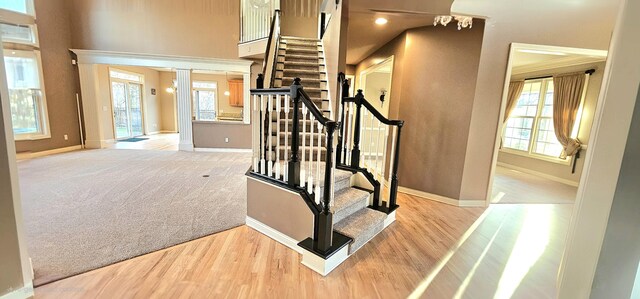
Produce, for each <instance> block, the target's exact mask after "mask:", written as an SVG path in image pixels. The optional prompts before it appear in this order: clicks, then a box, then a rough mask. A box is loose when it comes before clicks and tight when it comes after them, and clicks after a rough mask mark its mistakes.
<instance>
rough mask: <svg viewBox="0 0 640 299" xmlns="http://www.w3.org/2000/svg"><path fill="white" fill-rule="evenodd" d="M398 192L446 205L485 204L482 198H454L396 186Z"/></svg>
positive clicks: (478, 205)
mask: <svg viewBox="0 0 640 299" xmlns="http://www.w3.org/2000/svg"><path fill="white" fill-rule="evenodd" d="M398 192H402V193H406V194H409V195H413V196H418V197H422V198H425V199H429V200H433V201H437V202H441V203H446V204H448V205H452V206H456V207H485V206H486V202H485V201H484V200H468V199H454V198H450V197H446V196H442V195H437V194H432V193H428V192H424V191H419V190H414V189H411V188H407V187H398Z"/></svg>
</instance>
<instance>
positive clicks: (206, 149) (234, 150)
mask: <svg viewBox="0 0 640 299" xmlns="http://www.w3.org/2000/svg"><path fill="white" fill-rule="evenodd" d="M193 151H194V152H204V153H251V152H252V149H250V148H209V147H196V148H194V149H193Z"/></svg>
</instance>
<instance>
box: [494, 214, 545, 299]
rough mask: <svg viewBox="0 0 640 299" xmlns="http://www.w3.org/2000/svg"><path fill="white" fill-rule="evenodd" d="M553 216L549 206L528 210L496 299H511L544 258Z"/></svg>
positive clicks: (503, 273) (499, 284)
mask: <svg viewBox="0 0 640 299" xmlns="http://www.w3.org/2000/svg"><path fill="white" fill-rule="evenodd" d="M551 216H552V215H551V211H550V210H549V208H548V207H547V206H544V205H540V206H535V205H532V206H530V207H529V208H527V210H526V214H525V219H524V223H523V225H522V229H521V230H520V233H519V234H518V239H517V240H516V243H515V245H514V247H513V250H512V251H511V255H510V256H509V260H508V261H507V265H506V267H505V268H504V271H503V272H502V277H500V282H499V283H498V289H497V290H496V293H495V295H494V298H495V299H501V298H511V296H512V295H513V293H514V292H515V291H516V289H517V288H518V286H519V285H520V283H521V282H522V279H523V278H524V277H525V276H526V275H527V273H529V270H530V269H531V267H533V265H535V263H536V262H537V261H538V259H539V258H540V257H541V256H542V254H543V253H544V251H545V249H546V248H547V245H548V244H549V238H550V237H551V236H550V230H551V221H552V219H551Z"/></svg>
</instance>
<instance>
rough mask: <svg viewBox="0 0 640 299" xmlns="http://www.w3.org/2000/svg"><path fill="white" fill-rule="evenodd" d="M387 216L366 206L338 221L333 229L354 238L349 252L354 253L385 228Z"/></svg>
mask: <svg viewBox="0 0 640 299" xmlns="http://www.w3.org/2000/svg"><path fill="white" fill-rule="evenodd" d="M386 217H387V215H386V214H385V213H382V212H379V211H376V210H372V209H369V208H364V209H361V210H359V211H357V212H355V213H353V214H351V215H350V216H349V217H347V218H345V219H343V220H342V221H340V222H338V223H336V224H335V225H334V226H333V229H334V230H336V231H337V232H339V233H341V234H343V235H345V236H347V237H350V238H352V239H353V242H351V244H349V254H352V253H354V252H356V250H358V249H359V248H360V247H362V245H364V244H366V243H367V242H368V241H369V240H371V239H372V238H373V237H374V236H375V235H376V234H378V233H379V232H380V231H382V229H384V220H385V219H386Z"/></svg>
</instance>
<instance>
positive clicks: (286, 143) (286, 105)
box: [283, 94, 289, 182]
mask: <svg viewBox="0 0 640 299" xmlns="http://www.w3.org/2000/svg"><path fill="white" fill-rule="evenodd" d="M284 119H285V121H286V123H285V126H284V136H285V137H284V162H283V163H284V165H283V172H284V180H285V181H287V182H288V181H289V164H288V163H287V162H288V161H289V155H288V154H289V148H288V146H289V123H288V121H289V95H288V94H287V95H285V96H284Z"/></svg>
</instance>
